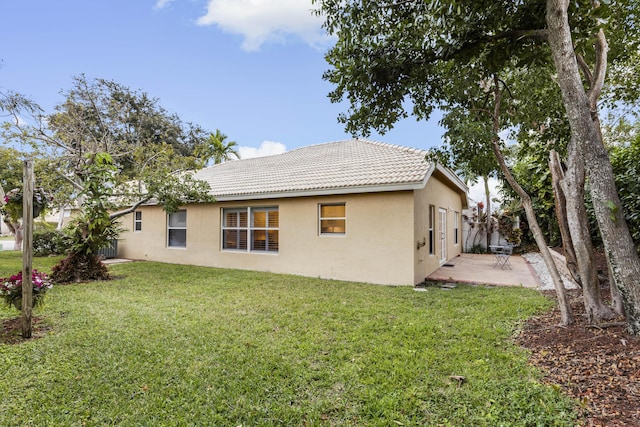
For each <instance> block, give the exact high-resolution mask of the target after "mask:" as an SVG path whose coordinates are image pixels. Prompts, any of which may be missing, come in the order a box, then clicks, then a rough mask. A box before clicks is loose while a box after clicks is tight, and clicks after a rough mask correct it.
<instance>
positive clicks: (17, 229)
mask: <svg viewBox="0 0 640 427" xmlns="http://www.w3.org/2000/svg"><path fill="white" fill-rule="evenodd" d="M4 223H5V224H7V228H8V229H9V231H10V232H11V234H13V250H14V251H20V250H22V224H20V223H19V222H11V221H10V220H9V219H8V218H5V221H4Z"/></svg>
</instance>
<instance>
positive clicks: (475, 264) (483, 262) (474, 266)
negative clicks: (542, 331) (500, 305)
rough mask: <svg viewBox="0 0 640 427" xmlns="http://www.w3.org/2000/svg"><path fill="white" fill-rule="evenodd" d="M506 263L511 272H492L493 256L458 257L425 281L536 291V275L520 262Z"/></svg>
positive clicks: (471, 255)
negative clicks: (532, 289)
mask: <svg viewBox="0 0 640 427" xmlns="http://www.w3.org/2000/svg"><path fill="white" fill-rule="evenodd" d="M509 262H510V264H511V269H509V268H505V269H501V268H497V267H495V268H494V264H495V257H494V256H493V255H485V254H461V255H459V256H457V257H455V258H454V259H452V260H450V261H448V262H447V263H446V264H445V265H443V266H442V267H440V268H439V269H437V270H436V271H434V272H433V273H431V274H430V275H429V276H428V277H427V281H430V282H456V283H470V284H485V285H495V286H523V287H525V288H534V289H535V288H538V287H540V281H539V280H538V276H537V274H536V273H535V271H534V270H533V268H532V267H531V265H529V263H528V262H527V261H526V260H525V259H524V258H522V257H521V256H519V255H513V256H511V258H509Z"/></svg>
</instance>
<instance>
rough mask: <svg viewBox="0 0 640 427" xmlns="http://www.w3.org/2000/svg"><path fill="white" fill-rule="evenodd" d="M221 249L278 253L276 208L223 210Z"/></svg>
mask: <svg viewBox="0 0 640 427" xmlns="http://www.w3.org/2000/svg"><path fill="white" fill-rule="evenodd" d="M222 218H223V219H222V249H228V250H238V251H258V252H278V248H279V228H278V227H279V216H278V208H277V207H267V208H251V207H249V208H240V209H235V208H234V209H223V211H222Z"/></svg>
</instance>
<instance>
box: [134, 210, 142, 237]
mask: <svg viewBox="0 0 640 427" xmlns="http://www.w3.org/2000/svg"><path fill="white" fill-rule="evenodd" d="M133 232H134V233H142V211H133Z"/></svg>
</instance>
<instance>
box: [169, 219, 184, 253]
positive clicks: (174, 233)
mask: <svg viewBox="0 0 640 427" xmlns="http://www.w3.org/2000/svg"><path fill="white" fill-rule="evenodd" d="M168 217H169V218H168V221H167V246H169V247H170V248H185V247H187V211H186V210H180V211H177V212H174V213H172V214H169V215H168Z"/></svg>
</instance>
